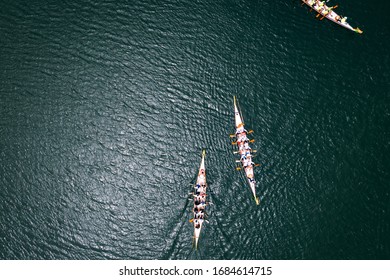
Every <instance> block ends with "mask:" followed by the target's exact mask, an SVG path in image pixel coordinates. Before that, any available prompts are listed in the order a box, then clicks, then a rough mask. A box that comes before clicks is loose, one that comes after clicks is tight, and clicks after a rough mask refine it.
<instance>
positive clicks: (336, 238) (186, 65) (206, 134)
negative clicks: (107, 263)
mask: <svg viewBox="0 0 390 280" xmlns="http://www.w3.org/2000/svg"><path fill="white" fill-rule="evenodd" d="M331 4H337V3H333V2H332V3H331ZM338 4H339V7H338V9H337V10H336V11H337V12H339V13H341V14H342V15H346V16H348V18H349V22H350V23H351V24H352V25H353V26H354V27H356V26H359V27H360V28H361V29H362V30H363V31H364V34H363V35H358V34H355V33H353V32H351V31H349V30H346V29H343V28H341V27H339V26H337V25H336V24H334V23H332V22H330V21H327V20H326V19H325V20H322V21H321V20H317V19H316V18H315V14H314V12H311V13H310V9H309V8H307V7H303V6H301V4H300V2H299V1H277V2H275V1H270V0H264V1H260V0H257V1H248V0H246V1H244V0H237V1H232V0H226V1H203V0H199V1H188V0H181V1H179V0H177V1H172V0H171V1H148V0H143V1H138V0H133V1H122V0H117V1H91V0H85V1H48V0H45V1H44V0H42V1H27V2H26V1H2V2H1V3H0V133H1V137H0V258H1V259H389V258H390V238H389V236H390V209H389V208H390V191H389V187H390V185H389V183H390V172H389V167H390V160H389V155H390V130H389V128H390V98H389V94H390V77H389V74H390V59H389V49H390V43H389V42H390V35H389V28H388V27H389V15H388V13H389V12H388V11H389V10H390V4H389V1H384V0H380V1H379V3H378V1H376V2H375V3H374V2H372V3H371V2H367V1H363V0H354V1H342V2H339V3H338ZM378 7H379V8H378ZM233 95H236V96H237V98H238V100H239V103H240V107H241V109H242V113H243V117H244V119H245V123H246V127H247V128H248V129H253V130H254V131H255V133H254V134H253V137H254V138H255V139H256V142H255V143H254V144H253V147H254V148H255V149H257V151H258V152H257V156H256V158H255V160H256V162H257V163H260V164H261V166H260V167H258V168H257V169H256V171H255V174H256V178H257V182H258V187H257V192H258V194H259V196H260V199H261V201H262V202H261V204H260V206H256V205H255V203H254V201H253V199H252V198H251V193H250V189H249V187H248V186H247V185H246V182H245V180H244V177H243V175H242V173H240V172H237V171H236V170H235V166H236V165H235V164H236V163H235V155H233V153H232V152H233V147H232V146H231V144H230V139H229V134H230V133H232V132H233V129H234V115H233ZM202 148H205V149H206V151H207V157H206V165H207V175H208V181H209V193H210V196H209V199H210V201H211V202H212V203H213V205H210V206H209V207H208V213H209V223H208V224H205V226H204V228H203V232H202V237H201V240H200V244H199V250H198V251H194V250H192V246H191V243H192V234H193V226H192V224H190V223H189V222H188V220H189V219H190V218H191V206H190V204H191V203H190V202H189V201H188V200H187V198H188V192H190V191H191V189H192V187H191V184H192V183H194V182H195V177H196V173H197V168H198V166H199V163H200V159H201V150H202Z"/></svg>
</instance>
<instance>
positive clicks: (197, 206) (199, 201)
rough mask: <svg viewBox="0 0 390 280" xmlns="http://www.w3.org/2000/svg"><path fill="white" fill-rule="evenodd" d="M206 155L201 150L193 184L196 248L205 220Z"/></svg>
mask: <svg viewBox="0 0 390 280" xmlns="http://www.w3.org/2000/svg"><path fill="white" fill-rule="evenodd" d="M205 156H206V151H205V150H203V151H202V161H201V163H200V166H199V171H198V176H197V178H196V184H195V186H194V192H193V197H194V207H193V208H192V212H193V214H194V218H193V219H192V223H193V224H194V247H195V249H197V248H198V242H199V237H200V232H201V230H202V225H203V222H204V221H205V207H206V189H207V182H206V168H205V164H204V159H205Z"/></svg>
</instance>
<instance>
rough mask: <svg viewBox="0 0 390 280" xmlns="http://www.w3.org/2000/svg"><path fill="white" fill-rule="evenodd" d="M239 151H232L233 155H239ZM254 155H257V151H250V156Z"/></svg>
mask: <svg viewBox="0 0 390 280" xmlns="http://www.w3.org/2000/svg"><path fill="white" fill-rule="evenodd" d="M239 153H240V151H234V152H233V154H239ZM254 153H257V150H252V151H251V154H254Z"/></svg>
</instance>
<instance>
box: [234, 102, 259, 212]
mask: <svg viewBox="0 0 390 280" xmlns="http://www.w3.org/2000/svg"><path fill="white" fill-rule="evenodd" d="M234 120H235V128H236V132H235V134H234V135H232V137H235V138H236V142H233V143H232V144H234V145H237V147H238V154H239V155H240V160H239V161H238V162H240V163H241V166H242V168H243V169H244V174H245V177H246V179H247V181H248V184H249V187H250V188H251V191H252V194H253V197H254V199H255V202H256V204H257V205H259V204H260V200H259V198H258V197H257V196H256V181H255V175H254V172H253V168H254V166H255V164H254V162H253V161H252V149H251V147H250V146H249V143H251V142H253V140H249V139H248V137H247V134H248V132H247V131H246V130H245V128H244V122H243V118H242V116H241V114H240V111H239V110H238V107H237V102H236V97H235V96H234ZM239 169H241V168H239Z"/></svg>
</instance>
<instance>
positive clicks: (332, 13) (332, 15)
mask: <svg viewBox="0 0 390 280" xmlns="http://www.w3.org/2000/svg"><path fill="white" fill-rule="evenodd" d="M302 2H303V3H305V4H306V5H307V6H309V7H310V8H312V9H313V10H315V11H316V12H317V13H319V14H321V15H322V16H324V17H326V18H327V19H328V20H330V21H333V22H334V23H336V24H338V25H340V26H342V27H344V28H346V29H349V30H351V31H354V32H356V33H359V34H362V33H363V31H362V30H360V29H359V28H358V27H357V28H353V27H352V26H351V25H350V24H349V23H347V22H341V21H338V20H337V18H338V17H340V15H338V14H337V13H336V12H335V11H333V10H331V11H330V12H329V13H328V14H325V13H324V12H325V10H326V9H323V10H321V9H320V7H319V6H317V5H313V6H312V5H310V4H309V1H308V0H302ZM323 7H325V8H327V6H326V5H324V6H323ZM340 18H341V17H340Z"/></svg>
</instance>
